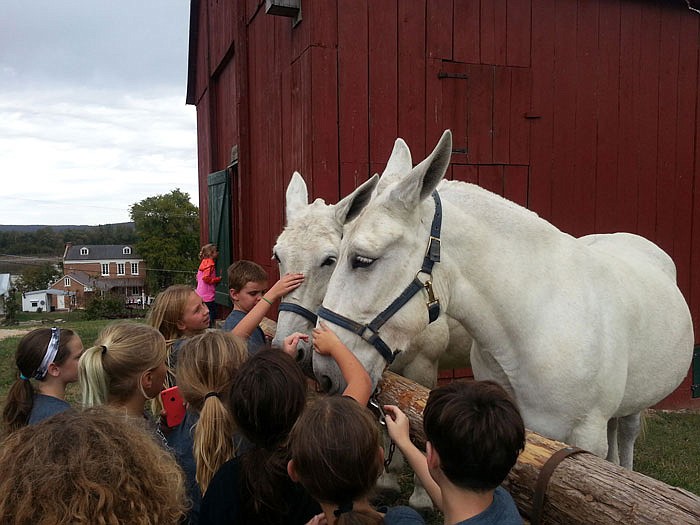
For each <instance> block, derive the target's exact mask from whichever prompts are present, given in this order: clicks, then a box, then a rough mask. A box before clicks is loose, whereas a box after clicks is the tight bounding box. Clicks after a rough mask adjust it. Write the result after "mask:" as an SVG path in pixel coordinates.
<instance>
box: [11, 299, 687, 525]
mask: <svg viewBox="0 0 700 525" xmlns="http://www.w3.org/2000/svg"><path fill="white" fill-rule="evenodd" d="M24 316H26V317H24V318H20V319H19V320H20V322H22V323H23V324H22V325H20V326H16V327H12V328H18V329H31V328H33V327H34V326H37V325H34V326H29V325H28V324H24V323H28V322H29V321H35V322H37V323H38V325H39V326H41V325H43V326H51V325H52V324H54V323H56V324H58V325H59V326H61V327H65V328H70V329H71V330H75V331H76V332H77V333H78V334H79V335H80V337H81V338H82V340H83V344H84V345H85V347H88V346H90V345H91V344H92V343H93V342H94V340H95V339H96V337H97V334H98V333H99V331H100V330H101V329H102V328H104V327H105V326H106V325H107V324H108V323H110V322H111V321H109V320H100V321H85V320H83V319H82V317H81V315H80V313H79V312H77V313H73V314H68V315H65V314H63V315H58V314H55V313H44V314H29V315H27V314H24ZM57 319H62V320H63V321H64V322H57ZM0 328H9V327H0ZM19 340H20V337H19V336H18V337H10V338H7V339H4V340H0V404H4V399H5V395H6V393H7V390H8V388H9V387H10V385H11V384H12V382H13V381H14V380H15V377H16V373H17V372H16V369H15V366H14V353H15V349H16V347H17V343H18V342H19ZM67 397H68V400H69V401H72V402H75V401H77V398H78V396H77V387H76V386H75V385H70V388H69V391H68V395H67ZM699 431H700V414H698V413H692V412H660V411H649V413H648V416H647V418H646V429H645V432H644V433H643V435H642V436H640V438H639V439H638V440H637V446H636V447H635V470H637V471H638V472H641V473H643V474H646V475H647V476H650V477H652V478H655V479H658V480H660V481H663V482H664V483H667V484H669V485H672V486H677V487H681V488H684V489H686V490H689V491H690V492H693V493H694V494H698V495H700V475H699V474H698V473H700V439H698V432H699ZM399 483H400V485H401V493H400V494H399V495H393V496H392V495H381V496H380V498H379V499H378V502H380V503H383V504H385V505H389V506H392V505H406V504H407V502H408V497H409V496H410V493H411V490H412V475H411V474H410V472H409V471H408V470H406V471H405V472H404V474H403V475H402V476H401V477H400V480H399ZM424 517H425V519H426V523H427V524H428V525H437V524H440V523H442V516H441V514H440V513H439V512H432V511H431V512H426V513H424Z"/></svg>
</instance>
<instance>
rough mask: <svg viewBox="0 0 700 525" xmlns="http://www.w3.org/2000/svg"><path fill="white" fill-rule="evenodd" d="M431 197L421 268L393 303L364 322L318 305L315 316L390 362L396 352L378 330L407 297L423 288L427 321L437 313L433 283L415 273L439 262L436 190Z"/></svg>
mask: <svg viewBox="0 0 700 525" xmlns="http://www.w3.org/2000/svg"><path fill="white" fill-rule="evenodd" d="M432 196H433V200H434V201H435V214H434V215H433V223H432V225H431V226H430V240H429V241H428V247H427V249H426V250H425V257H423V265H422V266H421V269H420V270H418V272H417V273H416V276H415V278H414V279H413V281H411V284H409V285H408V286H407V287H406V289H405V290H404V291H403V292H402V293H401V295H399V296H398V297H397V298H396V299H395V300H394V302H392V303H391V304H390V305H389V306H387V307H386V309H384V311H383V312H381V313H380V314H379V315H377V317H375V318H374V319H373V320H372V321H370V322H369V323H367V324H360V323H357V322H355V321H353V320H352V319H348V318H347V317H345V316H342V315H340V314H337V313H335V312H333V311H331V310H329V309H328V308H324V307H323V306H321V307H320V308H319V309H318V316H319V317H321V318H322V319H327V320H328V321H330V322H332V323H334V324H337V325H338V326H340V327H342V328H345V329H346V330H350V331H351V332H352V333H354V334H356V335H359V336H360V337H361V338H362V339H364V340H365V341H367V342H368V343H369V344H371V345H372V346H373V347H374V348H375V349H376V350H377V351H378V352H379V353H380V354H381V355H382V357H383V358H384V360H385V361H386V362H387V363H389V364H391V363H393V362H394V358H395V357H396V354H397V353H398V351H397V352H392V351H391V349H390V348H389V345H387V344H386V343H385V342H384V341H383V340H382V338H381V337H380V335H379V329H380V328H381V327H382V326H383V325H384V323H386V322H387V321H388V320H389V319H390V318H391V316H393V315H394V314H395V313H396V312H398V311H399V310H400V309H401V308H402V307H403V305H405V304H406V303H407V302H408V301H409V300H410V299H411V297H413V296H414V295H416V294H417V293H418V292H419V291H420V290H421V289H423V288H424V289H425V291H426V292H427V294H428V301H427V303H426V306H427V307H428V322H429V323H432V322H433V321H435V320H436V319H437V318H438V315H440V301H439V300H438V299H437V298H436V297H435V294H434V293H433V283H432V281H431V280H430V279H428V280H427V281H425V283H424V282H423V281H421V280H420V279H419V278H418V275H419V274H421V273H424V274H426V275H428V276H430V275H431V274H432V271H433V265H434V264H435V263H436V262H440V227H441V224H442V204H441V203H440V196H439V195H438V192H437V191H434V192H433V194H432Z"/></svg>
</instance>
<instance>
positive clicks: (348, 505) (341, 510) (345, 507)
mask: <svg viewBox="0 0 700 525" xmlns="http://www.w3.org/2000/svg"><path fill="white" fill-rule="evenodd" d="M346 512H352V501H346V502H344V503H341V504H340V505H338V508H337V509H335V510H334V511H333V516H335V517H336V518H339V517H340V515H341V514H345V513H346Z"/></svg>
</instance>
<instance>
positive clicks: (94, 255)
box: [63, 244, 140, 262]
mask: <svg viewBox="0 0 700 525" xmlns="http://www.w3.org/2000/svg"><path fill="white" fill-rule="evenodd" d="M84 248H85V249H87V253H86V254H81V251H84V250H83V249H84ZM124 248H129V250H130V251H131V253H128V254H125V253H124ZM98 259H99V260H107V259H109V260H110V261H115V260H122V259H123V260H127V259H128V260H132V261H133V260H134V259H140V257H139V255H138V253H136V248H135V247H134V246H133V245H132V244H76V245H72V244H68V245H66V251H65V253H64V255H63V260H64V262H65V261H94V260H98Z"/></svg>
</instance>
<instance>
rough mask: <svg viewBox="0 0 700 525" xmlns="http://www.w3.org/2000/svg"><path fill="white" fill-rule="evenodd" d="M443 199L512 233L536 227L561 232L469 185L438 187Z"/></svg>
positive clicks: (446, 182) (447, 182)
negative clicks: (519, 228)
mask: <svg viewBox="0 0 700 525" xmlns="http://www.w3.org/2000/svg"><path fill="white" fill-rule="evenodd" d="M437 190H438V192H440V195H441V196H442V198H443V199H444V200H446V201H448V202H453V203H455V204H457V205H458V206H459V207H460V209H462V210H464V211H466V212H467V213H468V214H469V215H471V216H473V217H475V218H476V219H477V220H478V221H479V222H483V223H488V224H490V225H491V226H492V227H494V228H497V229H499V230H500V229H501V226H502V227H503V229H505V230H506V231H512V228H513V227H514V226H516V227H528V226H529V227H532V228H537V229H541V230H542V231H550V232H559V233H562V232H560V230H559V229H558V228H557V227H556V226H554V225H553V224H551V223H550V222H548V221H546V220H544V219H542V218H541V217H540V216H539V215H537V213H535V212H534V211H532V210H528V209H527V208H525V207H524V206H521V205H519V204H517V203H515V202H513V201H510V200H508V199H506V198H504V197H501V196H500V195H498V194H496V193H493V192H491V191H489V190H486V189H484V188H482V187H480V186H478V185H476V184H472V183H469V182H461V181H453V180H443V181H442V182H441V183H440V184H439V185H438V187H437Z"/></svg>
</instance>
